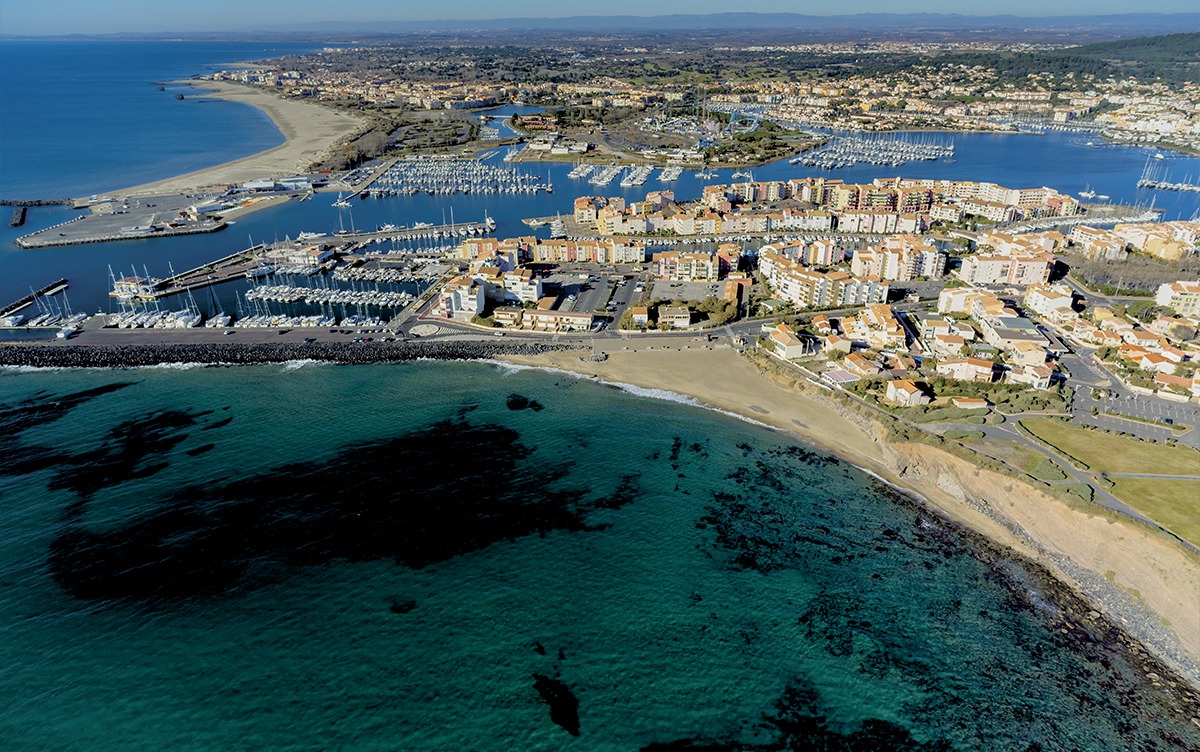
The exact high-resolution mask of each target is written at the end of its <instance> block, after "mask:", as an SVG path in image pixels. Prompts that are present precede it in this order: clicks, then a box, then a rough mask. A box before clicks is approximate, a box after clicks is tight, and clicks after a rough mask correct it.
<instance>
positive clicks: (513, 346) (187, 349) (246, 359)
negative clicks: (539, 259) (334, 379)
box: [0, 341, 568, 368]
mask: <svg viewBox="0 0 1200 752" xmlns="http://www.w3.org/2000/svg"><path fill="white" fill-rule="evenodd" d="M563 349H568V346H565V345H550V344H538V343H522V342H487V341H478V342H470V341H463V342H395V343H389V344H370V343H357V342H354V343H351V342H303V343H302V342H296V343H290V342H282V343H269V344H267V343H264V344H254V343H234V342H229V343H219V344H213V343H204V344H176V345H28V344H20V345H0V366H24V367H33V368H133V367H138V366H156V365H163V364H170V363H200V364H210V365H253V364H262V363H285V362H288V361H296V360H319V361H325V362H330V363H345V364H368V363H402V362H406V361H411V360H420V359H428V360H479V359H485V358H499V357H502V356H506V355H538V354H541V353H545V352H550V351H553V350H563Z"/></svg>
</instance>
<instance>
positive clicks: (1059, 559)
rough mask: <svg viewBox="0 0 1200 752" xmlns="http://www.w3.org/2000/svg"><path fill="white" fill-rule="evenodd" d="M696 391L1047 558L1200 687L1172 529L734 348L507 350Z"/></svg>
mask: <svg viewBox="0 0 1200 752" xmlns="http://www.w3.org/2000/svg"><path fill="white" fill-rule="evenodd" d="M504 360H506V361H510V362H512V363H514V364H518V365H527V366H536V367H550V368H559V369H563V370H567V371H574V372H577V373H582V374H586V375H589V376H594V377H597V378H600V379H604V380H606V381H614V382H623V383H627V384H633V385H636V386H640V387H644V388H649V389H665V390H669V391H673V392H678V393H681V394H685V395H689V396H691V397H694V398H696V399H697V400H699V401H700V402H701V403H703V404H704V405H706V406H709V407H713V408H717V409H720V410H724V411H727V412H730V413H734V414H736V415H740V416H743V417H746V418H750V419H752V420H755V421H759V422H762V423H765V424H767V425H770V426H773V427H775V428H778V429H781V430H783V431H786V432H788V433H791V434H794V435H797V436H799V437H802V438H803V439H805V440H808V441H811V442H812V443H814V444H816V445H817V446H819V447H821V448H823V449H827V450H829V451H830V452H833V453H834V454H837V455H838V456H840V457H842V458H844V459H847V460H849V461H851V462H853V463H855V464H857V465H859V466H860V467H863V468H865V469H867V470H870V471H871V472H874V473H877V474H878V475H880V476H881V477H883V478H884V479H886V480H888V481H889V482H891V483H894V484H896V485H898V486H901V487H903V488H906V489H909V490H911V491H913V492H914V493H916V494H917V495H919V496H921V497H922V498H924V499H925V500H926V502H928V503H929V504H931V505H933V506H934V507H936V508H937V509H939V510H941V511H942V512H943V513H944V514H945V515H946V516H948V517H949V518H951V519H953V520H955V521H957V522H959V523H961V524H963V525H965V526H967V527H969V528H971V529H973V530H975V531H976V532H978V533H981V534H983V535H985V536H987V537H988V538H990V539H991V540H992V541H994V542H996V543H998V544H1000V545H1001V546H1005V547H1008V548H1011V549H1012V550H1013V551H1015V552H1017V553H1019V554H1021V555H1023V556H1025V557H1027V558H1029V559H1032V560H1033V561H1035V562H1037V563H1038V564H1040V565H1042V566H1044V567H1046V568H1047V569H1048V570H1049V571H1051V572H1052V573H1053V574H1054V575H1055V576H1056V577H1057V578H1058V579H1059V580H1061V581H1062V582H1064V583H1066V584H1068V585H1069V586H1071V587H1072V588H1073V589H1074V590H1076V591H1077V592H1079V593H1080V594H1081V595H1083V596H1084V597H1085V598H1087V599H1088V600H1089V601H1090V602H1091V603H1093V604H1094V605H1095V607H1096V608H1097V609H1098V610H1100V611H1102V612H1104V613H1105V614H1106V615H1107V616H1108V617H1109V618H1110V619H1112V620H1113V621H1114V622H1115V623H1117V624H1119V625H1121V626H1122V627H1123V628H1124V629H1125V630H1126V631H1127V632H1128V633H1129V634H1130V635H1131V636H1132V637H1134V638H1136V639H1137V640H1138V641H1140V642H1141V643H1142V644H1144V645H1146V646H1147V647H1149V648H1150V649H1151V650H1153V651H1154V652H1155V653H1156V654H1157V655H1158V656H1159V657H1160V658H1162V659H1163V660H1164V661H1165V662H1167V663H1168V664H1169V665H1171V666H1172V667H1173V668H1174V669H1175V670H1176V671H1178V672H1179V673H1180V675H1181V676H1183V677H1185V678H1187V679H1189V680H1190V681H1191V682H1192V683H1193V684H1196V685H1200V560H1198V559H1197V558H1196V557H1195V556H1194V555H1192V554H1191V553H1189V552H1188V551H1186V550H1184V549H1183V548H1182V547H1181V546H1179V545H1178V544H1177V543H1176V542H1175V541H1172V540H1170V539H1169V538H1167V537H1166V536H1165V535H1162V534H1159V533H1158V532H1156V531H1152V530H1150V529H1148V528H1144V527H1142V526H1140V525H1137V524H1135V523H1133V522H1126V521H1123V520H1118V519H1114V518H1112V517H1110V516H1104V515H1100V514H1092V513H1089V512H1088V511H1085V510H1082V509H1078V508H1073V507H1071V506H1069V505H1068V504H1067V503H1065V502H1064V501H1062V500H1060V499H1058V498H1056V497H1053V496H1049V495H1047V494H1044V493H1042V492H1041V491H1040V490H1038V489H1036V488H1034V487H1033V486H1027V485H1025V484H1022V483H1020V482H1018V481H1015V480H1014V479H1012V478H1010V477H1007V476H1004V475H1000V474H997V473H993V472H990V471H987V470H984V469H981V468H979V467H977V466H975V465H973V464H971V463H969V462H967V461H966V460H963V459H961V458H959V457H956V456H954V455H951V454H949V453H947V452H944V451H942V450H940V449H937V448H935V447H932V446H927V445H924V444H908V443H888V442H886V441H884V440H883V429H882V427H881V426H879V425H878V424H875V423H874V422H873V421H871V420H870V419H869V418H867V417H865V416H861V415H857V414H848V413H846V412H845V410H844V409H842V408H841V407H840V405H837V403H835V402H833V401H832V400H827V399H824V398H821V397H819V396H807V395H805V394H802V393H799V392H797V391H794V390H792V389H789V388H786V387H785V386H783V385H781V384H777V383H775V382H773V381H772V380H770V379H768V378H767V377H765V376H763V375H762V374H760V373H759V372H758V370H757V369H756V368H755V366H754V365H753V364H752V363H750V362H749V361H748V360H747V359H746V358H744V357H742V356H740V355H738V354H737V353H735V352H734V351H733V350H731V349H728V348H718V349H714V350H699V349H697V350H651V351H645V350H643V351H620V352H613V353H611V354H610V355H609V358H608V359H607V360H606V361H604V362H599V363H595V362H590V361H586V360H581V359H580V356H579V353H578V352H577V351H575V352H570V351H564V352H554V353H546V354H542V355H537V356H532V357H526V356H506V357H505V358H504Z"/></svg>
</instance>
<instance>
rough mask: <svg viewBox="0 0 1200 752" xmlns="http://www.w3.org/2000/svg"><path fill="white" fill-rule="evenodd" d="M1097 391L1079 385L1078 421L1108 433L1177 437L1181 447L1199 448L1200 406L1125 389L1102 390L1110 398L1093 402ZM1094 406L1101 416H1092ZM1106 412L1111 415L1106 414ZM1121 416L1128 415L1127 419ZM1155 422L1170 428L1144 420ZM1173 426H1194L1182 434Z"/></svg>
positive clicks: (1074, 408)
mask: <svg viewBox="0 0 1200 752" xmlns="http://www.w3.org/2000/svg"><path fill="white" fill-rule="evenodd" d="M1095 393H1096V392H1095V391H1094V390H1093V389H1092V387H1087V386H1080V387H1079V389H1078V392H1077V393H1076V395H1075V403H1074V404H1073V405H1072V410H1071V413H1072V416H1073V417H1074V419H1075V420H1077V421H1079V422H1081V423H1085V424H1087V425H1090V426H1096V427H1098V428H1103V429H1105V430H1108V431H1123V432H1125V433H1128V434H1132V435H1134V436H1138V437H1140V438H1145V439H1153V440H1155V441H1164V440H1166V439H1170V438H1175V439H1177V440H1178V441H1179V443H1180V444H1187V445H1188V446H1194V447H1197V448H1200V430H1197V429H1196V428H1195V426H1197V425H1198V424H1200V407H1198V406H1196V405H1193V404H1184V403H1177V402H1170V401H1168V400H1164V399H1160V398H1158V397H1145V396H1141V395H1135V394H1131V393H1129V392H1128V391H1127V390H1122V389H1111V388H1110V389H1106V390H1100V393H1101V394H1104V393H1107V394H1109V396H1108V397H1101V398H1100V399H1094V394H1095ZM1093 407H1095V408H1097V409H1098V410H1099V413H1098V414H1097V415H1095V416H1093V415H1092V408H1093ZM1105 413H1112V415H1106V414H1105ZM1118 416H1128V418H1132V419H1134V420H1127V419H1125V418H1122V417H1118ZM1147 420H1149V421H1155V422H1156V423H1166V424H1167V425H1150V424H1148V423H1144V422H1142V421H1147ZM1174 426H1180V427H1183V426H1192V427H1193V428H1192V430H1190V431H1188V432H1186V433H1180V432H1179V431H1176V430H1174V428H1173V427H1174Z"/></svg>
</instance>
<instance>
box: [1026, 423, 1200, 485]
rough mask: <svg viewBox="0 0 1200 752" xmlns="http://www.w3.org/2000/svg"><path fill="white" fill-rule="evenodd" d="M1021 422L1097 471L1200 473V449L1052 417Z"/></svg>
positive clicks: (1165, 473) (1034, 432)
mask: <svg viewBox="0 0 1200 752" xmlns="http://www.w3.org/2000/svg"><path fill="white" fill-rule="evenodd" d="M1021 425H1022V426H1023V427H1024V428H1025V429H1026V430H1028V431H1029V432H1030V433H1032V434H1033V435H1034V436H1037V437H1038V438H1039V439H1041V440H1042V441H1045V442H1046V443H1047V444H1051V445H1053V446H1055V447H1057V448H1058V449H1060V450H1061V451H1062V452H1063V453H1064V454H1067V455H1070V456H1071V457H1074V458H1075V459H1077V460H1079V461H1080V462H1082V463H1084V464H1085V465H1087V466H1088V467H1090V468H1091V469H1092V471H1093V472H1097V473H1152V474H1155V475H1200V452H1197V451H1196V450H1195V449H1192V448H1191V447H1182V446H1176V447H1168V446H1162V445H1161V444H1151V443H1149V442H1144V441H1138V440H1136V439H1129V438H1125V437H1123V436H1114V435H1112V434H1108V433H1103V432H1101V431H1093V430H1090V429H1086V428H1076V427H1074V426H1071V425H1069V424H1066V423H1060V422H1058V421H1057V420H1053V419H1051V418H1025V419H1024V420H1022V421H1021Z"/></svg>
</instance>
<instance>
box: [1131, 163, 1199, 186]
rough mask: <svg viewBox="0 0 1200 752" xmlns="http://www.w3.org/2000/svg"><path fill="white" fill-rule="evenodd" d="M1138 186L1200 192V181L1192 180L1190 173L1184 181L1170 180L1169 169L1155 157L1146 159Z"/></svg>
mask: <svg viewBox="0 0 1200 752" xmlns="http://www.w3.org/2000/svg"><path fill="white" fill-rule="evenodd" d="M1137 187H1138V188H1149V189H1151V190H1156V191H1178V192H1180V193H1200V183H1193V182H1191V176H1190V175H1189V176H1187V177H1186V178H1184V179H1183V180H1182V181H1172V180H1170V174H1169V173H1168V171H1167V169H1166V168H1165V167H1164V166H1163V165H1162V164H1161V162H1156V161H1155V158H1154V157H1151V158H1150V159H1148V160H1146V167H1145V168H1144V169H1143V170H1142V175H1141V177H1139V178H1138V181H1137Z"/></svg>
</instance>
